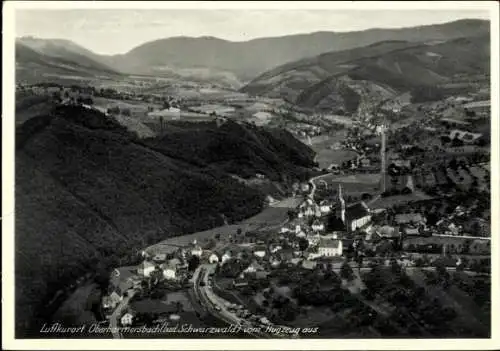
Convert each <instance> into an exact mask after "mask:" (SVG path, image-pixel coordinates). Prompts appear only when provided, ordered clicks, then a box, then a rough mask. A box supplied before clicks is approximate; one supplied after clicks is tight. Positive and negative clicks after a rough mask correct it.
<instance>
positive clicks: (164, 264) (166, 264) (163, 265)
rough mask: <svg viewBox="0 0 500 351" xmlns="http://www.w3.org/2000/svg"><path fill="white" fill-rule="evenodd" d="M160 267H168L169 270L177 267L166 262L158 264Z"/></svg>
mask: <svg viewBox="0 0 500 351" xmlns="http://www.w3.org/2000/svg"><path fill="white" fill-rule="evenodd" d="M160 268H161V269H162V270H166V269H170V270H173V271H175V270H176V269H177V266H174V265H172V264H168V263H162V264H161V265H160Z"/></svg>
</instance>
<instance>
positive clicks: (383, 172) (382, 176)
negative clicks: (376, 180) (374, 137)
mask: <svg viewBox="0 0 500 351" xmlns="http://www.w3.org/2000/svg"><path fill="white" fill-rule="evenodd" d="M380 133H381V139H382V141H381V143H380V191H381V192H385V183H386V172H387V165H386V156H385V148H386V146H385V125H382V128H380Z"/></svg>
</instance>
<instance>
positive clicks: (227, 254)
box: [221, 251, 231, 264]
mask: <svg viewBox="0 0 500 351" xmlns="http://www.w3.org/2000/svg"><path fill="white" fill-rule="evenodd" d="M230 259H231V252H230V251H226V252H224V254H223V255H222V257H221V263H222V264H224V263H226V262H227V261H228V260H230Z"/></svg>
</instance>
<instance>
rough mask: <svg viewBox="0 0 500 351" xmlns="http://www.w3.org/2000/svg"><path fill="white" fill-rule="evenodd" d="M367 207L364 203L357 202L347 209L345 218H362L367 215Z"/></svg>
mask: <svg viewBox="0 0 500 351" xmlns="http://www.w3.org/2000/svg"><path fill="white" fill-rule="evenodd" d="M368 210H369V209H368V207H367V206H366V204H365V203H364V202H358V203H356V204H354V205H351V206H349V207H347V209H346V217H348V218H350V219H357V218H362V217H365V216H366V215H368Z"/></svg>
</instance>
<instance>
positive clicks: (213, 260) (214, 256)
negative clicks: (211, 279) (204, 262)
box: [208, 253, 219, 264]
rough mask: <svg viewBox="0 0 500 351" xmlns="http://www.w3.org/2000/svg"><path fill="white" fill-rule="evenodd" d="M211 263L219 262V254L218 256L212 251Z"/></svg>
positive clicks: (209, 259) (209, 260)
mask: <svg viewBox="0 0 500 351" xmlns="http://www.w3.org/2000/svg"><path fill="white" fill-rule="evenodd" d="M208 262H209V263H212V264H213V263H219V256H217V255H216V254H215V253H212V254H211V255H210V257H209V258H208Z"/></svg>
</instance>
